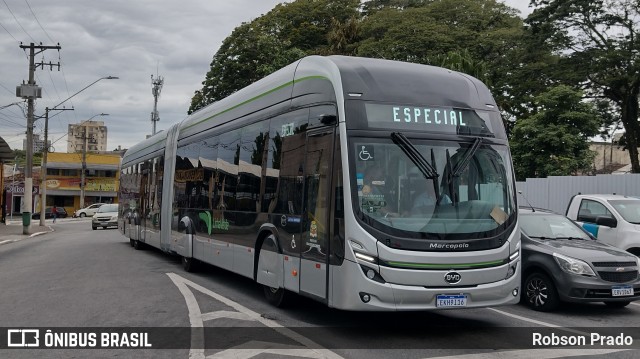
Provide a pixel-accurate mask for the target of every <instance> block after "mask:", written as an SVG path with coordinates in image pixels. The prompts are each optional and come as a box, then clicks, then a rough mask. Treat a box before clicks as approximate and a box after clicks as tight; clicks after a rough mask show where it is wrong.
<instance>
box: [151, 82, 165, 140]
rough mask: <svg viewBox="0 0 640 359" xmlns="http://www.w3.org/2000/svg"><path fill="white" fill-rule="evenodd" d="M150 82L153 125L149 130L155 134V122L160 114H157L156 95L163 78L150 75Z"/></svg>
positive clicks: (160, 87) (158, 93) (160, 88)
mask: <svg viewBox="0 0 640 359" xmlns="http://www.w3.org/2000/svg"><path fill="white" fill-rule="evenodd" d="M151 84H152V85H153V88H152V89H151V93H152V94H153V112H151V124H152V125H153V131H152V132H151V135H155V134H156V122H158V121H160V116H159V115H158V97H160V92H161V91H162V85H163V84H164V78H163V77H162V76H157V75H156V78H155V79H154V78H153V75H151Z"/></svg>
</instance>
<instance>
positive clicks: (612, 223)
mask: <svg viewBox="0 0 640 359" xmlns="http://www.w3.org/2000/svg"><path fill="white" fill-rule="evenodd" d="M596 224H599V225H601V226H605V227H611V228H616V227H617V226H618V221H617V220H616V219H615V218H613V217H609V216H598V217H596Z"/></svg>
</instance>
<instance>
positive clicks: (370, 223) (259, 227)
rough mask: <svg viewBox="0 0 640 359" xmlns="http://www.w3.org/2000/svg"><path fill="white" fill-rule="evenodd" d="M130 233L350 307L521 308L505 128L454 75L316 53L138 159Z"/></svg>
mask: <svg viewBox="0 0 640 359" xmlns="http://www.w3.org/2000/svg"><path fill="white" fill-rule="evenodd" d="M120 181H121V184H120V193H119V196H120V199H119V203H120V207H119V208H120V210H119V221H118V223H119V228H120V231H121V232H122V233H123V234H124V235H125V236H126V237H128V238H129V239H130V242H131V244H132V246H134V247H136V248H140V247H141V246H143V245H149V246H153V247H156V248H159V249H160V250H162V251H165V252H168V253H171V254H174V255H177V256H180V257H182V262H183V265H184V267H185V269H186V270H192V269H193V268H194V266H195V265H196V264H199V263H201V262H204V263H208V264H211V265H214V266H217V267H221V268H224V269H227V270H229V271H232V272H235V273H237V274H240V275H242V276H245V277H248V278H251V279H253V280H254V281H256V282H257V283H259V284H260V285H262V286H263V288H264V293H265V296H266V298H267V300H268V301H269V302H271V303H272V304H274V305H281V304H283V303H284V301H285V299H286V298H287V297H288V296H291V295H292V293H297V294H299V295H303V296H307V297H310V298H313V299H316V300H318V301H320V302H322V303H325V304H326V305H328V306H330V307H334V308H339V309H344V310H358V311H394V310H428V309H440V308H460V307H484V306H497V305H505V304H513V303H516V302H517V301H518V300H519V287H520V266H519V262H520V232H519V229H518V225H517V204H516V195H515V182H514V174H513V168H512V162H511V156H510V151H509V147H508V143H507V137H506V133H505V129H504V126H503V123H502V120H501V116H500V113H499V111H498V108H497V105H496V103H495V101H494V99H493V97H492V96H491V94H490V92H489V90H488V89H487V87H486V86H485V85H484V84H482V83H481V82H480V81H478V80H477V79H475V78H473V77H471V76H468V75H465V74H462V73H458V72H455V71H450V70H447V69H442V68H437V67H432V66H425V65H418V64H411V63H404V62H397V61H388V60H379V59H367V58H357V57H345V56H329V57H321V56H310V57H305V58H303V59H301V60H299V61H297V62H295V63H293V64H291V65H289V66H287V67H284V68H283V69H281V70H279V71H276V72H275V73H273V74H271V75H269V76H267V77H265V78H264V79H262V80H260V81H257V82H255V83H253V84H251V85H250V86H247V87H246V88H244V89H242V90H239V91H237V92H236V93H234V94H232V95H230V96H229V97H227V98H225V99H222V100H220V101H218V102H216V103H213V104H211V105H209V106H207V107H205V108H203V109H201V110H199V111H197V112H195V113H193V114H191V115H190V116H188V117H187V118H185V119H184V120H183V121H181V122H180V123H177V124H175V125H173V126H172V127H170V128H169V129H168V130H166V131H163V132H160V133H158V134H156V135H154V136H152V137H150V138H148V139H146V140H145V141H143V142H141V143H139V144H137V145H135V146H133V147H131V148H130V149H129V150H128V151H127V152H126V154H125V155H124V158H123V162H122V174H121V177H120Z"/></svg>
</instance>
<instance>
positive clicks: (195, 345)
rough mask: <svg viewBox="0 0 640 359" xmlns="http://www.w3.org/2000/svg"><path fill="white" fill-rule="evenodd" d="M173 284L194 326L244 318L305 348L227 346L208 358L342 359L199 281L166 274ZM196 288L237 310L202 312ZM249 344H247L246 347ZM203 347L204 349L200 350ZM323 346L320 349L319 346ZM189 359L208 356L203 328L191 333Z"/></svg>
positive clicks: (271, 344)
mask: <svg viewBox="0 0 640 359" xmlns="http://www.w3.org/2000/svg"><path fill="white" fill-rule="evenodd" d="M167 275H168V276H169V278H170V279H171V281H173V284H175V285H176V287H178V290H179V291H180V293H182V296H183V297H184V299H185V302H186V303H187V309H188V310H189V321H190V323H191V327H192V328H202V327H204V321H208V320H215V319H219V318H233V319H241V320H251V321H256V322H260V323H262V324H263V325H265V326H267V327H269V328H271V329H273V330H275V331H276V332H278V333H280V334H282V335H284V336H286V337H288V338H290V339H292V340H294V341H296V342H298V343H300V344H301V345H302V346H303V347H302V348H301V347H287V348H282V347H283V345H282V344H276V343H269V344H270V345H269V346H271V347H273V346H277V348H269V346H265V347H264V349H243V348H242V345H241V346H238V347H235V348H232V349H227V350H224V351H221V352H218V353H216V354H214V355H210V356H208V357H206V358H218V359H227V358H251V357H254V356H256V355H259V354H262V353H268V354H276V355H287V356H298V357H305V358H329V359H343V358H342V357H341V356H339V355H338V354H336V353H334V352H332V351H330V350H328V349H323V348H322V347H321V346H320V345H318V344H317V343H315V342H313V341H312V340H311V339H309V338H307V337H305V336H303V335H300V334H298V333H296V332H294V331H292V330H291V329H288V328H285V327H283V326H282V325H280V324H278V322H276V321H274V320H271V319H267V318H264V317H262V316H261V315H260V314H258V313H256V312H254V311H252V310H251V309H249V308H247V307H245V306H243V305H242V304H239V303H236V302H234V301H232V300H231V299H229V298H227V297H224V296H222V295H220V294H218V293H216V292H213V291H211V290H209V289H207V288H205V287H203V286H201V285H199V284H197V283H194V282H192V281H190V280H188V279H186V278H184V277H181V276H179V275H177V274H175V273H167ZM189 287H191V288H192V289H195V290H197V291H198V292H200V293H202V294H205V295H208V296H209V297H211V298H213V299H215V300H217V301H219V302H222V303H223V304H226V305H227V306H229V307H231V308H233V309H235V310H236V311H237V312H230V311H216V312H210V313H202V312H201V311H200V306H199V305H198V301H197V300H196V297H195V295H194V294H193V292H192V291H191V290H190V289H189ZM247 344H248V343H245V345H244V346H246V345H247ZM200 348H202V349H200ZM316 348H320V349H316ZM189 358H190V359H192V358H193V359H205V355H204V332H202V331H200V332H199V334H195V333H192V336H191V349H190V351H189Z"/></svg>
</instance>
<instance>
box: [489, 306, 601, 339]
mask: <svg viewBox="0 0 640 359" xmlns="http://www.w3.org/2000/svg"><path fill="white" fill-rule="evenodd" d="M487 309H489V310H492V311H494V312H496V313H500V314H502V315H506V316H507V317H511V318H515V319H519V320H522V321H525V322H529V323H533V324H537V325H542V326H544V327H549V328H556V329H558V330H563V331H565V332H570V333H574V334H578V335H584V336H587V337H588V336H590V335H591V333H587V332H581V331H579V330H574V329H570V328H564V327H562V326H560V325H557V324H551V323H547V322H543V321H540V320H535V319H531V318H527V317H523V316H520V315H517V314H512V313H509V312H505V311H502V310H499V309H495V308H487Z"/></svg>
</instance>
